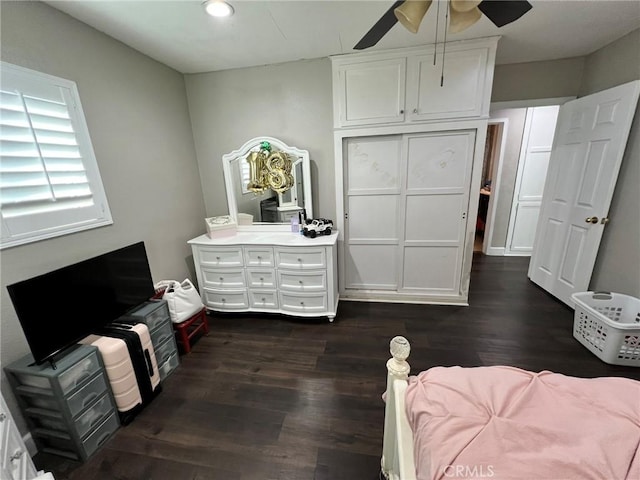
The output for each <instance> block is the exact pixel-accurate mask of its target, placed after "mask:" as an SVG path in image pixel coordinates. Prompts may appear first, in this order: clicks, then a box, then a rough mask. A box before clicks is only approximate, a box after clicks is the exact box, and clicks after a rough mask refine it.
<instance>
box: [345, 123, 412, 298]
mask: <svg viewBox="0 0 640 480" xmlns="http://www.w3.org/2000/svg"><path fill="white" fill-rule="evenodd" d="M345 148H346V150H347V151H346V155H345V159H346V161H345V165H344V179H345V186H344V191H345V217H346V218H345V232H344V234H345V236H344V242H345V249H344V250H345V278H344V286H345V289H359V290H396V289H397V287H398V264H397V250H398V245H399V242H400V235H399V233H398V232H399V226H400V219H399V215H398V210H399V207H400V203H399V202H400V190H401V185H402V183H401V169H400V166H401V156H402V151H401V149H402V137H401V136H399V135H393V136H378V137H361V138H351V139H349V140H347V141H346V145H345Z"/></svg>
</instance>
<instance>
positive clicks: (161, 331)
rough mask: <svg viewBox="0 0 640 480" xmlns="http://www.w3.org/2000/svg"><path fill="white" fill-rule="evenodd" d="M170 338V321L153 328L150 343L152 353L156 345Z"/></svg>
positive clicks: (171, 326) (171, 333) (171, 328)
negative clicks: (155, 328)
mask: <svg viewBox="0 0 640 480" xmlns="http://www.w3.org/2000/svg"><path fill="white" fill-rule="evenodd" d="M170 338H173V325H172V324H171V323H165V324H164V325H162V326H161V327H160V328H158V329H157V330H155V331H154V332H153V333H152V334H151V344H152V345H153V350H154V353H155V349H156V346H157V345H161V344H162V343H164V342H166V341H167V340H168V339H170ZM156 357H157V354H156Z"/></svg>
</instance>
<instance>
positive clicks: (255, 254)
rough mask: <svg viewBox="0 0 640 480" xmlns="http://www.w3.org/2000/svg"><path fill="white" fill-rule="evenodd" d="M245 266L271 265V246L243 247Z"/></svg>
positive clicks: (272, 262)
mask: <svg viewBox="0 0 640 480" xmlns="http://www.w3.org/2000/svg"><path fill="white" fill-rule="evenodd" d="M244 258H245V266H247V267H273V265H274V261H273V248H271V247H264V248H258V247H250V248H249V247H245V249H244Z"/></svg>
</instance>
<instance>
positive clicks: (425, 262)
mask: <svg viewBox="0 0 640 480" xmlns="http://www.w3.org/2000/svg"><path fill="white" fill-rule="evenodd" d="M404 142H405V150H406V152H407V153H406V158H407V163H406V189H405V191H404V192H403V198H404V213H405V221H404V236H403V243H402V248H401V255H402V284H401V288H400V291H401V292H404V293H419V294H430V295H438V296H459V295H460V276H461V271H462V261H463V258H464V242H465V233H466V225H467V209H468V205H469V188H470V182H471V168H472V164H473V154H474V144H475V130H461V131H455V132H437V133H430V134H420V135H407V136H405V138H404Z"/></svg>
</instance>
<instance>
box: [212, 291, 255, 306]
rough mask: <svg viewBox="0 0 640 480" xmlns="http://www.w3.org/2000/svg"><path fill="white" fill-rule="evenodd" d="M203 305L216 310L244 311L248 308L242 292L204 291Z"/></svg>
mask: <svg viewBox="0 0 640 480" xmlns="http://www.w3.org/2000/svg"><path fill="white" fill-rule="evenodd" d="M204 303H205V305H207V306H208V307H211V308H213V309H218V310H246V309H247V308H249V302H248V301H247V294H246V292H244V291H226V292H225V291H214V290H208V289H204Z"/></svg>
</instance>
